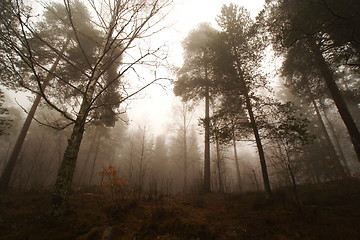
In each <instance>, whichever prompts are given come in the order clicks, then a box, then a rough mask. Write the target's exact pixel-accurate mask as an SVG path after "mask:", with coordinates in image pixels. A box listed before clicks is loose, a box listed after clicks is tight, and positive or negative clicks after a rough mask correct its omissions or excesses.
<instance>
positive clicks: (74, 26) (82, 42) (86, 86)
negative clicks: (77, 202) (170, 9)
mask: <svg viewBox="0 0 360 240" xmlns="http://www.w3.org/2000/svg"><path fill="white" fill-rule="evenodd" d="M88 3H89V7H90V8H91V9H92V13H93V16H91V17H90V14H89V13H88V12H87V10H85V8H84V6H83V5H82V4H81V3H80V2H78V1H75V5H74V4H72V3H71V2H70V1H64V3H63V8H62V9H61V8H59V9H57V8H51V7H49V8H50V9H51V10H52V11H53V12H55V13H56V14H55V16H56V17H57V18H56V19H54V21H55V22H60V23H64V25H65V26H66V30H67V31H68V32H70V33H73V34H74V35H75V39H74V40H73V41H72V42H71V44H72V48H70V49H68V51H67V52H66V54H61V52H60V48H59V46H58V45H56V44H57V43H58V42H56V41H55V40H56V39H55V40H54V39H51V37H55V38H56V37H59V38H58V40H60V42H62V43H63V42H64V41H65V38H64V37H63V36H46V35H45V36H42V35H41V34H39V33H38V32H37V31H36V30H37V27H36V25H35V24H33V23H32V22H31V21H29V19H28V20H26V19H25V18H24V17H23V16H21V17H20V18H18V19H17V20H18V21H19V24H20V25H21V29H22V30H23V31H22V32H21V35H19V37H18V39H19V40H22V41H19V42H18V43H16V44H20V46H19V47H17V45H16V49H17V50H19V51H18V56H19V58H21V59H22V60H23V62H24V64H25V67H26V68H27V69H29V70H30V72H31V75H30V76H31V80H34V83H35V84H29V82H23V83H24V85H25V87H27V88H28V89H29V90H32V91H33V92H35V93H38V94H40V95H41V96H42V97H43V99H44V100H45V102H46V104H47V105H49V106H51V107H52V108H54V109H56V110H57V111H59V112H61V113H62V115H63V117H65V118H66V119H67V121H68V122H67V124H66V125H70V124H72V125H73V129H72V134H71V136H70V139H69V141H68V146H67V148H66V150H65V153H64V157H63V161H62V164H61V166H60V169H59V172H58V177H57V181H56V184H55V190H54V193H53V196H52V200H51V207H50V216H52V217H54V218H57V217H59V216H61V215H64V214H65V213H66V212H67V199H68V195H69V190H70V187H71V183H72V178H73V173H74V169H75V164H76V160H77V155H78V152H79V147H80V144H81V141H82V137H83V134H84V130H85V125H86V124H87V123H89V122H90V121H93V120H97V119H103V118H109V117H112V118H113V119H114V120H115V118H114V115H113V113H114V112H116V109H117V108H118V107H119V105H120V103H123V102H124V101H126V100H127V99H129V98H130V97H132V96H134V95H135V94H137V93H138V92H140V91H141V90H143V89H144V88H145V87H147V86H149V85H150V84H152V83H153V82H155V81H157V80H158V79H152V80H150V81H149V82H148V83H147V84H145V85H144V86H143V87H140V88H139V89H137V90H135V91H134V92H132V93H130V94H128V93H127V91H126V89H125V91H123V92H122V93H121V94H120V91H121V86H124V85H121V84H123V82H122V81H121V79H122V76H124V75H125V73H127V72H129V71H130V70H132V69H134V67H135V65H138V64H141V63H144V62H145V61H146V60H147V59H148V58H149V57H151V56H155V54H154V53H156V52H158V51H159V48H155V50H152V49H146V50H145V51H144V49H139V51H138V52H135V51H134V50H133V47H134V46H139V45H138V44H139V41H141V39H142V38H143V37H145V36H148V35H147V34H150V35H151V33H152V31H157V30H158V29H155V28H156V26H158V23H159V22H160V21H161V20H162V18H163V15H162V14H161V12H162V10H164V9H165V8H166V7H167V6H168V5H169V4H170V1H167V0H165V1H160V0H154V1H150V2H149V1H147V2H144V1H128V2H126V3H122V2H120V1H111V2H105V1H101V2H93V1H88ZM99 9H100V10H99ZM77 10H79V11H82V14H80V15H75V14H74V12H76V11H77ZM77 16H78V17H77ZM25 20H26V21H25ZM94 23H96V30H91V29H89V31H87V32H82V31H81V27H80V26H81V25H82V24H90V25H91V26H94V25H93V24H94ZM40 27H41V26H40ZM93 29H94V28H93ZM46 37H49V38H46ZM32 39H35V40H36V41H37V42H38V43H41V45H42V46H43V48H42V49H41V50H43V51H44V52H45V53H47V54H45V56H48V55H55V56H60V57H61V58H62V61H63V65H62V67H61V68H59V69H58V71H56V73H55V74H54V75H55V77H56V84H55V83H54V84H51V88H50V89H49V90H48V89H47V91H46V92H44V91H43V89H42V88H41V84H42V82H43V78H42V76H43V73H44V72H45V73H46V72H50V69H49V68H48V67H47V66H46V65H42V64H41V62H39V61H38V59H37V58H36V54H35V55H34V54H33V52H34V49H33V48H32V45H31V44H30V40H32ZM36 41H35V43H36ZM14 44H15V43H14ZM130 49H131V50H132V52H130ZM125 53H126V54H127V56H130V57H128V58H127V59H126V61H121V59H122V57H123V56H124V55H125ZM73 56H76V58H73ZM148 60H151V59H148ZM152 60H154V58H152ZM13 69H14V71H15V72H16V73H18V74H19V75H20V76H21V74H22V73H23V72H24V71H21V69H20V68H19V67H17V66H16V65H15V66H13ZM24 79H25V78H24ZM53 81H54V80H53ZM49 87H50V85H49V86H48V88H49ZM112 89H115V90H116V91H115V92H112V91H111V90H112ZM99 112H101V114H99ZM113 122H114V121H110V122H109V123H107V124H108V125H109V124H110V125H112V124H113ZM58 127H65V126H58Z"/></svg>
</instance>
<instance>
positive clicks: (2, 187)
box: [0, 38, 70, 193]
mask: <svg viewBox="0 0 360 240" xmlns="http://www.w3.org/2000/svg"><path fill="white" fill-rule="evenodd" d="M69 43H70V39H69V38H68V39H67V40H66V42H65V44H64V46H63V47H62V49H61V52H60V54H59V56H58V57H57V58H56V60H55V62H54V64H53V65H52V66H51V68H50V70H49V73H48V74H47V76H46V78H45V80H44V82H43V84H42V86H41V88H42V91H45V88H46V87H47V85H48V84H49V82H50V80H51V79H52V78H53V75H52V73H53V72H54V71H55V70H56V67H57V65H58V64H59V62H60V60H61V55H62V54H63V53H64V52H65V50H66V48H67V46H68V45H69ZM40 100H41V96H40V95H36V97H35V100H34V102H33V104H32V106H31V108H30V111H29V113H28V115H27V117H26V119H25V122H24V124H23V126H22V128H21V130H20V133H19V136H18V138H17V140H16V143H15V146H14V148H13V150H12V152H11V155H10V158H9V160H8V162H7V164H6V166H5V168H4V170H3V173H2V175H1V178H0V193H4V192H6V191H7V190H8V187H9V182H10V178H11V175H12V172H13V171H14V167H15V165H16V161H17V159H18V157H19V154H20V152H21V148H22V146H23V144H24V141H25V137H26V135H27V132H28V131H29V128H30V125H31V121H32V119H33V118H34V115H35V112H36V109H37V107H38V105H39V103H40Z"/></svg>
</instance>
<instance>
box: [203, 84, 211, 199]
mask: <svg viewBox="0 0 360 240" xmlns="http://www.w3.org/2000/svg"><path fill="white" fill-rule="evenodd" d="M204 157H205V161H204V191H205V192H211V182H210V93H209V86H206V88H205V153H204Z"/></svg>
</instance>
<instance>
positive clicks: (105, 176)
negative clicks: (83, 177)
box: [99, 165, 127, 195]
mask: <svg viewBox="0 0 360 240" xmlns="http://www.w3.org/2000/svg"><path fill="white" fill-rule="evenodd" d="M99 176H101V177H102V181H101V186H102V187H105V188H109V189H110V191H111V194H112V195H114V194H115V193H120V192H121V191H123V190H124V188H125V184H126V182H127V179H126V178H121V177H119V176H118V174H117V171H116V170H115V167H114V166H111V165H110V166H109V167H108V168H104V170H103V171H102V172H99Z"/></svg>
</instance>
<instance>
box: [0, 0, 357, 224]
mask: <svg viewBox="0 0 360 240" xmlns="http://www.w3.org/2000/svg"><path fill="white" fill-rule="evenodd" d="M350 2H351V3H350ZM40 4H41V5H42V6H43V8H44V9H45V10H44V12H43V13H41V14H40V15H39V16H37V15H34V14H32V11H31V6H28V5H26V2H22V1H16V0H12V1H11V0H7V1H2V2H1V9H2V12H3V14H2V16H1V17H0V18H1V23H0V24H1V31H2V32H3V34H2V36H1V38H0V40H1V42H0V44H1V45H0V47H1V48H0V55H1V58H2V59H1V72H0V74H1V75H0V77H1V85H2V86H3V87H6V88H8V89H11V90H16V91H25V92H29V93H32V94H33V96H34V104H33V108H32V110H30V111H27V110H25V111H26V113H27V116H28V118H27V120H25V119H24V116H23V114H21V111H23V110H24V109H20V108H18V107H12V108H9V109H6V108H5V106H6V102H4V100H3V99H4V96H3V94H1V95H0V98H1V101H0V104H1V109H0V114H1V125H0V127H1V129H0V133H1V134H2V136H1V141H2V144H1V149H0V150H1V159H0V160H1V162H0V168H1V170H2V176H1V180H0V191H1V192H6V191H8V190H9V189H32V188H45V187H51V189H53V195H52V200H51V206H50V207H49V209H50V210H49V212H50V215H51V216H52V217H54V218H57V217H59V216H62V215H64V214H66V212H67V211H68V196H69V194H70V193H71V192H72V191H74V190H75V191H76V190H79V189H90V187H94V186H100V185H101V184H102V182H103V181H104V177H105V175H104V173H106V172H107V171H108V169H111V170H113V169H116V174H118V175H117V176H118V177H119V178H121V179H125V180H126V181H125V180H124V181H123V182H121V184H122V185H123V184H124V186H125V187H124V189H125V190H124V191H135V192H138V193H148V192H152V193H154V192H156V193H161V194H174V193H189V192H211V191H213V192H220V193H228V192H248V191H264V192H265V196H266V198H267V199H271V198H272V191H273V190H274V189H277V188H282V187H288V188H289V189H291V192H292V194H293V197H294V199H295V200H296V202H298V203H300V202H301V199H299V196H298V194H297V186H298V185H300V184H304V183H321V182H326V181H330V180H335V179H343V178H350V177H358V175H359V170H360V166H359V158H360V135H359V130H358V127H359V119H360V111H359V82H360V81H359V46H360V45H359V39H360V32H359V28H357V27H355V26H358V25H356V24H358V23H360V15H359V12H360V11H358V10H359V8H360V6H359V4H358V3H354V2H352V1H349V3H348V4H344V3H341V4H340V3H338V2H337V1H323V2H321V3H317V4H315V3H313V2H312V1H275V0H273V1H267V3H266V4H265V6H264V10H263V11H261V12H260V13H259V15H258V17H257V18H256V19H252V18H251V17H250V14H249V12H248V11H247V10H246V9H245V8H243V7H239V6H237V5H235V4H230V5H224V6H223V8H222V9H221V12H220V13H219V15H218V16H217V17H216V20H217V23H218V26H216V27H213V26H211V25H210V24H207V23H202V24H200V25H198V26H197V28H195V29H194V30H193V31H191V32H190V33H189V35H188V37H187V38H185V39H184V40H183V48H184V63H183V65H182V66H181V67H180V68H178V69H176V71H175V77H174V78H175V81H174V93H175V95H177V96H179V97H181V99H182V102H180V101H179V102H178V103H176V104H174V107H173V116H172V120H171V121H170V122H171V123H169V126H170V127H167V129H166V130H167V131H165V133H164V134H162V135H159V136H154V134H153V133H152V131H151V129H150V125H149V124H148V123H147V122H146V121H144V122H139V123H137V125H135V126H131V127H129V125H128V121H129V119H128V117H127V114H126V110H127V104H128V100H129V99H131V98H132V97H134V96H135V97H136V96H138V94H139V93H140V92H141V91H142V90H144V89H146V88H147V87H148V86H150V85H152V84H156V83H159V84H161V81H164V79H168V77H167V76H166V75H164V76H161V74H162V73H163V72H164V70H163V69H164V68H171V67H172V66H167V65H166V64H167V63H166V58H167V54H170V53H167V52H166V51H164V50H163V48H162V47H164V46H153V45H150V44H148V42H147V41H146V39H151V38H152V37H153V36H155V35H156V33H157V32H161V30H163V28H164V24H163V22H164V21H166V17H167V16H168V15H169V14H170V12H171V10H170V9H171V6H172V1H169V0H152V1H141V0H140V1H139V0H131V1H125V2H123V1H113V2H112V1H110V2H108V1H92V0H89V1H84V2H82V1H78V0H77V1H67V0H66V1H64V2H61V3H52V4H46V3H44V2H40ZM314 4H315V5H314ZM340 5H341V6H340ZM318 13H321V14H318ZM309 16H311V17H309ZM345 28H346V29H347V31H344V29H345ZM270 47H272V51H274V53H275V55H276V57H279V58H281V59H282V60H283V61H282V67H281V69H280V70H279V73H278V74H277V75H276V74H271V75H267V74H265V73H264V71H263V64H264V56H265V53H266V51H268V50H269V48H270ZM140 69H142V71H140ZM144 69H146V70H144ZM144 72H145V73H144ZM275 75H276V76H275ZM274 76H275V77H274ZM165 81H166V80H165ZM274 81H276V82H277V84H276V86H277V88H276V89H272V88H271V87H270V86H271V83H274ZM135 86H138V87H135ZM195 110H196V111H203V112H204V117H203V118H200V119H196V117H194V111H195ZM9 112H10V114H9ZM154 114H155V113H154ZM31 120H32V122H33V123H32V124H31V127H30V128H29V126H30V123H31ZM34 120H35V121H34ZM23 122H25V123H27V124H24V125H22V123H23ZM26 125H27V126H26ZM19 132H20V136H19V137H18V134H19ZM25 136H26V138H25ZM203 138H204V139H205V140H204V141H203V140H202V139H203ZM14 146H15V147H14Z"/></svg>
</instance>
